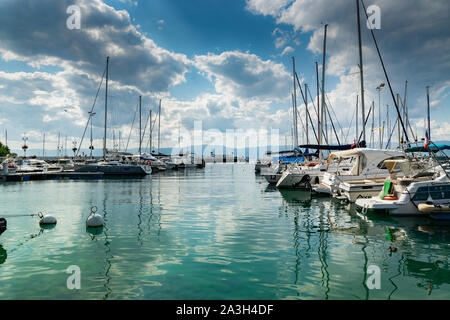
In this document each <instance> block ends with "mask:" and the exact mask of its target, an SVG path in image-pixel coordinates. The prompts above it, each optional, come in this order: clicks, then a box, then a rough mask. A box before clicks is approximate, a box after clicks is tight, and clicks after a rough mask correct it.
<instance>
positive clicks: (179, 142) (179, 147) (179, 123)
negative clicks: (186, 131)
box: [178, 121, 181, 149]
mask: <svg viewBox="0 0 450 320" xmlns="http://www.w3.org/2000/svg"><path fill="white" fill-rule="evenodd" d="M180 133H181V121H178V149H181V140H180V139H181V138H180V137H181V134H180Z"/></svg>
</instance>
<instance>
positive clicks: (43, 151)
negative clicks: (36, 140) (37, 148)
mask: <svg viewBox="0 0 450 320" xmlns="http://www.w3.org/2000/svg"><path fill="white" fill-rule="evenodd" d="M42 158H45V132H44V133H43V139H42Z"/></svg>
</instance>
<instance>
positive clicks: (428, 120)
mask: <svg viewBox="0 0 450 320" xmlns="http://www.w3.org/2000/svg"><path fill="white" fill-rule="evenodd" d="M427 139H428V141H431V119H430V86H427Z"/></svg>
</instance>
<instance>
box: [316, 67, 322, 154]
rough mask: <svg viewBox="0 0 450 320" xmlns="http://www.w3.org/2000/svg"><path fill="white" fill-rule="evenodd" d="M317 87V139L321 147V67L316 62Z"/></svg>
mask: <svg viewBox="0 0 450 320" xmlns="http://www.w3.org/2000/svg"><path fill="white" fill-rule="evenodd" d="M316 85H317V130H318V131H319V135H318V138H317V144H318V145H319V146H320V142H321V135H320V103H319V65H318V64H317V61H316Z"/></svg>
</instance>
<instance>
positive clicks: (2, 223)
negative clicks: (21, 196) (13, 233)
mask: <svg viewBox="0 0 450 320" xmlns="http://www.w3.org/2000/svg"><path fill="white" fill-rule="evenodd" d="M6 225H7V222H6V219H5V218H0V235H1V234H2V233H3V232H5V231H6Z"/></svg>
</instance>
